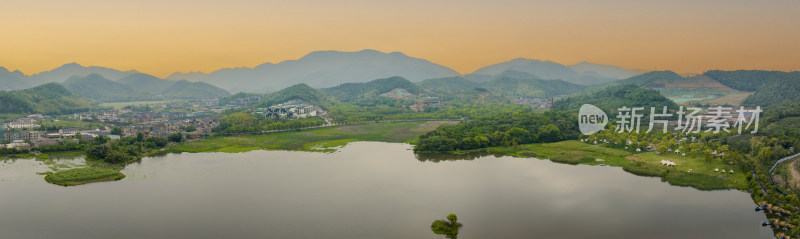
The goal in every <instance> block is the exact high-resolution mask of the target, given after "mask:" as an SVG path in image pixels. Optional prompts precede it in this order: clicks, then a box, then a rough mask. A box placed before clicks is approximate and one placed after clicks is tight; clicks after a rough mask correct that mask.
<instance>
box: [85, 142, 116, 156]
mask: <svg viewBox="0 0 800 239" xmlns="http://www.w3.org/2000/svg"><path fill="white" fill-rule="evenodd" d="M110 152H111V148H109V147H108V145H96V146H92V147H90V148H89V149H88V150H86V157H87V158H91V159H105V158H106V157H108V154H109V153H110Z"/></svg>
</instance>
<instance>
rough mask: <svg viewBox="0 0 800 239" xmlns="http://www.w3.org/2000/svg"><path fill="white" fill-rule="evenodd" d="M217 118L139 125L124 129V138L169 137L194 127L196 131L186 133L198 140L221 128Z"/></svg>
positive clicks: (209, 117)
mask: <svg viewBox="0 0 800 239" xmlns="http://www.w3.org/2000/svg"><path fill="white" fill-rule="evenodd" d="M214 119H215V117H213V116H205V117H196V118H185V119H182V120H172V121H166V122H158V123H149V124H138V125H130V126H125V127H122V137H128V136H136V135H137V134H139V133H142V134H143V135H145V136H154V137H167V136H169V135H170V134H173V133H182V132H184V131H185V129H186V127H188V126H190V125H191V126H194V128H195V130H194V131H192V132H186V135H187V137H189V138H197V137H200V135H203V134H210V133H211V132H212V130H213V128H214V127H217V126H219V122H217V121H214Z"/></svg>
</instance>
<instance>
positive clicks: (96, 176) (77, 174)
mask: <svg viewBox="0 0 800 239" xmlns="http://www.w3.org/2000/svg"><path fill="white" fill-rule="evenodd" d="M123 178H125V174H122V173H121V172H119V171H117V170H113V169H107V168H95V167H86V168H73V169H67V170H61V171H56V172H49V173H47V175H46V176H45V177H44V180H45V181H47V182H48V183H52V184H56V185H61V186H75V185H81V184H87V183H94V182H105V181H116V180H120V179H123Z"/></svg>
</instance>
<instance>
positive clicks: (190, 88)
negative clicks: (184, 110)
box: [161, 80, 231, 99]
mask: <svg viewBox="0 0 800 239" xmlns="http://www.w3.org/2000/svg"><path fill="white" fill-rule="evenodd" d="M161 95H162V96H164V97H165V98H170V99H208V98H222V97H227V96H230V95H231V94H230V93H228V92H227V91H225V90H223V89H220V88H219V87H216V86H213V85H210V84H208V83H205V82H189V81H187V80H181V81H178V82H175V83H174V84H173V85H172V86H170V87H169V88H167V89H165V90H164V91H162V92H161Z"/></svg>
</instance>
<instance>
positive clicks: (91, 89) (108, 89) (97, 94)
mask: <svg viewBox="0 0 800 239" xmlns="http://www.w3.org/2000/svg"><path fill="white" fill-rule="evenodd" d="M63 84H64V87H65V88H67V89H68V90H69V91H71V92H72V93H75V94H77V95H81V96H85V97H87V98H91V99H95V100H98V101H104V102H116V101H137V100H157V99H161V98H160V97H158V96H156V95H155V94H152V93H146V92H140V91H136V90H134V89H133V87H131V86H129V85H123V84H120V83H117V82H115V81H111V80H109V79H106V78H105V77H103V76H101V75H99V74H94V73H92V74H90V75H88V76H85V77H80V76H75V77H72V78H70V79H68V80H67V81H65V82H64V83H63Z"/></svg>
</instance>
